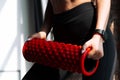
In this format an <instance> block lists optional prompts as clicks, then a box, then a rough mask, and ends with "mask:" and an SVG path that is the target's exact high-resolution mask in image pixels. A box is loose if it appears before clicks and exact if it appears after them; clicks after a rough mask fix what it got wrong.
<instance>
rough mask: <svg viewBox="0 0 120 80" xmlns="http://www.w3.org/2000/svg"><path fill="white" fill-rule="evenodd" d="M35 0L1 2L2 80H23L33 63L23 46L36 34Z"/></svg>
mask: <svg viewBox="0 0 120 80" xmlns="http://www.w3.org/2000/svg"><path fill="white" fill-rule="evenodd" d="M32 3H33V0H0V80H21V79H20V78H22V77H23V76H24V75H25V73H26V71H27V70H29V68H30V67H31V65H32V63H29V62H26V61H25V60H24V58H23V56H22V52H21V51H22V46H23V43H24V41H25V40H26V39H27V36H28V35H31V34H33V33H34V32H35V28H34V16H33V7H31V6H32V5H33V4H32Z"/></svg>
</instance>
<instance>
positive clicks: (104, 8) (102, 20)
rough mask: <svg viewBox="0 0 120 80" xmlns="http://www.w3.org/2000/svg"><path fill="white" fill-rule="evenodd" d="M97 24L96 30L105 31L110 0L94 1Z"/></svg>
mask: <svg viewBox="0 0 120 80" xmlns="http://www.w3.org/2000/svg"><path fill="white" fill-rule="evenodd" d="M96 4H97V5H96V7H97V23H96V29H102V30H105V29H106V26H107V23H108V19H109V13H110V6H111V0H96Z"/></svg>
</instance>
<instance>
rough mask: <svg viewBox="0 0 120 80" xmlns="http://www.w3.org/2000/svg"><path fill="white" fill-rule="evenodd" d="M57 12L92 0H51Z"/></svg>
mask: <svg viewBox="0 0 120 80" xmlns="http://www.w3.org/2000/svg"><path fill="white" fill-rule="evenodd" d="M50 2H51V4H52V6H53V11H54V13H55V14H58V13H62V12H64V11H67V10H70V9H72V8H74V7H76V6H78V5H80V4H83V3H86V2H91V0H50Z"/></svg>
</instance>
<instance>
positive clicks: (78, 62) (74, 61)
mask: <svg viewBox="0 0 120 80" xmlns="http://www.w3.org/2000/svg"><path fill="white" fill-rule="evenodd" d="M81 49H82V46H78V45H72V44H65V43H61V42H54V41H46V40H43V39H38V38H34V39H32V40H28V41H26V42H25V43H24V46H23V50H22V52H23V56H24V58H25V59H26V60H27V61H30V62H36V63H39V64H43V65H45V66H50V67H53V68H61V69H63V70H68V71H71V72H78V73H83V74H84V75H86V76H91V75H93V74H94V73H95V71H96V70H97V67H98V63H99V61H96V65H95V67H94V69H93V70H92V71H90V72H87V71H86V70H85V67H84V63H85V59H86V56H87V54H88V52H89V51H90V48H89V49H87V50H86V51H85V53H83V54H81Z"/></svg>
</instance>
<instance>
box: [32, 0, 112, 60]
mask: <svg viewBox="0 0 120 80" xmlns="http://www.w3.org/2000/svg"><path fill="white" fill-rule="evenodd" d="M85 2H91V0H49V1H48V5H47V8H46V13H45V19H44V23H43V26H42V28H41V31H40V32H38V33H35V34H33V35H32V36H31V38H42V39H46V36H47V34H48V32H49V31H50V29H51V25H52V21H53V20H52V16H53V14H58V13H62V12H64V11H67V10H70V9H72V8H74V7H76V6H78V5H80V4H83V3H85ZM95 4H96V9H97V23H96V29H102V30H106V25H107V22H108V16H109V12H110V4H111V0H96V1H95ZM61 5H62V6H61ZM103 42H104V40H103V39H102V37H101V36H100V35H98V34H94V35H93V37H92V38H91V39H90V40H88V41H87V42H86V43H85V44H84V45H83V51H82V52H84V51H85V50H86V48H88V47H92V50H91V51H90V52H89V55H88V58H92V59H95V60H98V59H101V58H102V57H103V56H104V52H103Z"/></svg>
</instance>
